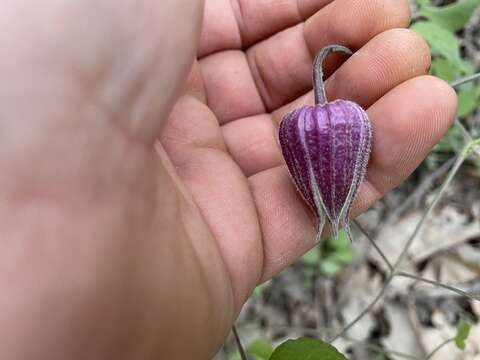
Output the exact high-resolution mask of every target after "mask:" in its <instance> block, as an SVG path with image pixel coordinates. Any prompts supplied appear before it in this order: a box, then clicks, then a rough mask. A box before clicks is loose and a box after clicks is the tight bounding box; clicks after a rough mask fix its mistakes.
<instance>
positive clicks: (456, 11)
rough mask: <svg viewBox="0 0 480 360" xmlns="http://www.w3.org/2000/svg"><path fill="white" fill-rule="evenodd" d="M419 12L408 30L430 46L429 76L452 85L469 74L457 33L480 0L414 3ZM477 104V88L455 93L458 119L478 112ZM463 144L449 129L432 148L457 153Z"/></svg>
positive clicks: (421, 0) (420, 0) (479, 100)
mask: <svg viewBox="0 0 480 360" xmlns="http://www.w3.org/2000/svg"><path fill="white" fill-rule="evenodd" d="M417 3H418V6H419V10H418V13H417V17H418V18H419V19H420V20H418V21H416V22H415V23H414V24H413V25H412V26H411V29H412V30H413V31H415V32H417V33H418V34H420V35H421V36H422V37H423V38H424V39H425V40H426V41H427V42H428V44H429V45H430V48H431V51H432V56H433V58H432V66H431V73H432V74H433V75H435V76H438V77H439V78H441V79H443V80H445V81H448V82H452V81H454V80H456V79H459V78H462V77H465V76H468V75H472V74H473V73H474V72H475V69H474V68H473V66H472V64H471V63H469V62H468V61H466V60H464V59H462V57H461V52H460V39H459V37H458V36H457V34H456V32H458V31H460V30H462V29H463V28H464V27H465V25H466V24H467V23H468V22H469V20H470V18H471V17H472V15H473V13H474V11H475V10H476V9H477V8H478V7H479V6H480V0H458V1H457V2H455V3H453V4H451V5H447V6H443V7H435V6H433V5H432V4H431V3H430V1H429V0H418V1H417ZM479 104H480V86H478V85H473V84H471V83H470V84H465V85H463V86H462V87H461V88H460V89H459V90H458V111H457V116H458V118H459V119H465V118H467V117H468V116H469V115H470V114H472V113H473V112H474V111H475V110H476V109H478V107H479ZM463 144H464V141H463V136H462V134H461V133H460V132H459V131H458V129H456V128H452V129H451V130H450V132H449V133H448V134H447V136H446V137H444V138H443V139H442V141H441V142H440V143H439V144H438V145H437V146H436V147H435V151H436V152H448V153H450V152H456V151H458V150H459V149H461V148H462V145H463Z"/></svg>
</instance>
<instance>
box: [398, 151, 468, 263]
mask: <svg viewBox="0 0 480 360" xmlns="http://www.w3.org/2000/svg"><path fill="white" fill-rule="evenodd" d="M470 146H471V143H470V144H468V145H467V146H465V148H464V150H463V151H462V153H461V154H460V156H459V157H458V158H457V160H456V161H455V164H454V165H453V167H452V169H451V170H450V172H449V174H448V177H447V179H446V180H445V182H444V183H443V184H442V186H441V187H440V191H439V192H438V193H437V194H436V195H435V198H434V200H433V202H432V204H430V206H429V207H428V209H427V211H425V213H424V214H423V216H422V218H421V219H420V221H419V222H418V224H417V226H416V227H415V230H414V231H413V233H412V235H411V236H410V238H409V239H408V241H407V243H406V245H405V246H404V248H403V249H402V252H401V253H400V255H399V257H398V259H397V261H396V262H395V263H394V265H393V267H394V268H395V269H396V268H397V267H398V266H399V265H400V264H401V263H402V261H403V260H404V259H405V256H406V255H407V251H408V250H409V249H410V247H411V246H412V243H413V241H414V240H415V238H416V237H417V235H418V233H419V231H420V229H421V227H422V226H423V224H424V222H425V220H426V219H427V218H428V216H429V215H430V214H431V212H432V210H433V208H434V207H435V206H436V205H437V203H438V201H439V200H440V198H441V197H442V195H443V193H444V192H445V190H446V189H447V187H448V186H449V185H450V183H451V182H452V180H453V178H454V177H455V175H456V174H457V172H458V170H460V167H461V166H462V164H463V162H464V161H465V159H466V158H467V157H468V155H469V153H470Z"/></svg>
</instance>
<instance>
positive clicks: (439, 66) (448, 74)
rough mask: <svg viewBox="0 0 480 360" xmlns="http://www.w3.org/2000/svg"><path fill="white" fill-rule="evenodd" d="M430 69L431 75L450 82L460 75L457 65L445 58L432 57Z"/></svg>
mask: <svg viewBox="0 0 480 360" xmlns="http://www.w3.org/2000/svg"><path fill="white" fill-rule="evenodd" d="M430 71H431V73H432V74H433V75H435V76H437V77H439V78H440V79H443V80H445V81H448V82H451V81H453V80H455V79H457V78H458V77H459V76H460V74H459V72H458V69H457V67H456V66H455V65H453V64H452V62H451V61H448V60H447V59H445V58H436V59H434V60H433V61H432V66H431V68H430Z"/></svg>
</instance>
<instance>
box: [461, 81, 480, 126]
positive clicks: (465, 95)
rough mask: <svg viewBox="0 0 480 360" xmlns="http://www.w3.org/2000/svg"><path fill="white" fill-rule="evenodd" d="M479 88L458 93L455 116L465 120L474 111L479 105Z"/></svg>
mask: <svg viewBox="0 0 480 360" xmlns="http://www.w3.org/2000/svg"><path fill="white" fill-rule="evenodd" d="M479 102H480V87H470V88H469V89H463V90H460V91H459V92H458V109H457V116H458V117H459V118H465V117H467V116H468V115H470V114H471V113H472V112H473V111H475V110H476V109H477V108H478V107H479V106H480V105H479Z"/></svg>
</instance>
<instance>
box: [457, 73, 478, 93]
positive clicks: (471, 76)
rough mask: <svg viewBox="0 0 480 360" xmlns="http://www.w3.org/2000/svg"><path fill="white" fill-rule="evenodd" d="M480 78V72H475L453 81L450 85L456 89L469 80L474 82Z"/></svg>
mask: <svg viewBox="0 0 480 360" xmlns="http://www.w3.org/2000/svg"><path fill="white" fill-rule="evenodd" d="M478 79H480V73H478V74H473V75H470V76H466V77H464V78H462V79H458V80H455V81H452V82H451V83H450V86H451V87H453V88H454V89H457V88H458V87H460V86H461V85H464V84H466V83H469V82H472V81H475V80H478Z"/></svg>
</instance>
